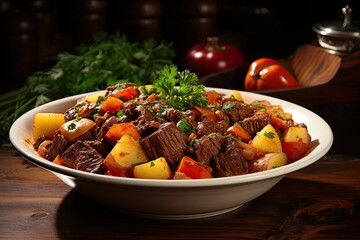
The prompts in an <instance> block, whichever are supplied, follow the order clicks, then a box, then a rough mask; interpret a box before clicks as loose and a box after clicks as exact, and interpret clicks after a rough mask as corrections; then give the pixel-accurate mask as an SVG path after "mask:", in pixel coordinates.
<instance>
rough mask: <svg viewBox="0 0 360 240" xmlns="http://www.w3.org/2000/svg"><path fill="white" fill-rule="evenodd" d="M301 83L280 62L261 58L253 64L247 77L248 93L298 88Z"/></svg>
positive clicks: (245, 86)
mask: <svg viewBox="0 0 360 240" xmlns="http://www.w3.org/2000/svg"><path fill="white" fill-rule="evenodd" d="M297 87H299V83H298V82H297V81H296V79H295V78H294V76H293V75H292V74H291V73H290V72H289V71H288V70H287V69H286V68H285V67H283V66H282V65H280V64H279V62H278V61H276V60H274V59H271V58H260V59H257V60H255V61H254V62H252V63H251V65H250V67H249V70H248V72H247V74H246V76H245V83H244V89H245V90H246V91H257V90H271V89H284V88H297Z"/></svg>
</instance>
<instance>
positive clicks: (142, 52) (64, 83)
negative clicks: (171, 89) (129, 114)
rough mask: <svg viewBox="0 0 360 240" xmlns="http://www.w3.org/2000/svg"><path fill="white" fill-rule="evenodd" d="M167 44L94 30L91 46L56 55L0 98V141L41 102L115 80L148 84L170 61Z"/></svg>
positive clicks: (98, 87)
mask: <svg viewBox="0 0 360 240" xmlns="http://www.w3.org/2000/svg"><path fill="white" fill-rule="evenodd" d="M175 54H176V52H175V50H174V48H173V44H172V43H171V42H166V41H162V42H160V43H156V42H155V41H154V40H153V39H149V40H147V41H145V42H144V43H143V44H138V43H132V42H129V41H128V40H127V37H126V36H125V35H122V34H120V33H115V34H112V35H107V34H106V33H104V32H99V33H97V34H96V35H95V36H94V42H93V44H91V45H84V44H83V45H79V46H77V47H76V49H75V53H68V52H63V53H59V54H58V55H57V56H56V59H55V60H56V61H55V64H54V65H53V66H52V67H51V68H49V69H48V70H44V71H40V72H36V73H34V74H32V75H31V76H29V77H28V78H27V80H26V83H25V84H24V86H23V87H21V88H19V89H15V90H12V91H10V92H6V93H4V94H1V95H0V143H1V145H6V144H8V143H9V138H8V134H9V130H10V127H11V124H12V123H13V122H14V121H15V120H16V119H17V118H18V117H19V116H20V115H22V114H23V113H25V112H27V111H28V110H30V109H32V108H34V107H37V106H39V105H42V104H44V103H46V102H49V101H52V100H56V99H59V98H62V97H66V96H71V95H75V94H79V93H85V92H91V91H96V90H101V89H104V88H105V87H107V86H111V85H115V84H116V83H119V82H134V83H136V84H139V85H144V84H149V83H152V82H153V80H154V79H155V78H157V76H158V74H159V72H160V70H161V69H162V68H163V66H164V65H166V64H171V63H172V62H173V59H174V58H175Z"/></svg>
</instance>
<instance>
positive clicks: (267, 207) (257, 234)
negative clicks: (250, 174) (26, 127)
mask: <svg viewBox="0 0 360 240" xmlns="http://www.w3.org/2000/svg"><path fill="white" fill-rule="evenodd" d="M298 186H303V189H302V190H301V192H302V194H301V195H299V190H298ZM319 189H321V190H320V191H319ZM349 191H353V189H348V188H347V187H343V186H339V185H333V184H326V183H321V182H316V181H307V180H301V179H293V178H287V177H285V178H284V179H283V180H282V181H280V183H279V184H278V185H276V186H275V187H274V188H273V189H271V190H270V191H268V192H267V193H265V194H264V195H262V196H260V197H259V198H257V199H255V200H253V201H252V202H250V203H247V204H245V205H243V206H242V207H241V208H239V209H237V210H234V211H232V212H229V213H226V214H223V215H219V216H215V217H209V218H202V219H193V220H158V219H147V218H140V217H135V216H131V215H126V214H123V213H119V212H114V211H112V210H110V209H108V208H106V207H103V206H101V205H98V204H97V203H95V202H93V201H92V200H90V199H88V198H86V197H84V196H82V195H81V194H80V193H79V192H77V191H76V190H72V191H70V192H69V194H68V195H67V196H66V197H65V198H64V200H63V202H62V203H61V205H60V207H59V209H58V211H57V216H56V227H57V231H58V236H59V238H60V239H65V238H66V239H68V238H79V237H87V238H93V239H97V238H106V237H109V238H110V237H114V236H116V238H117V239H139V234H141V236H143V238H146V239H170V238H171V237H174V234H176V239H193V237H194V236H196V237H197V239H209V238H211V239H215V238H217V239H221V238H223V237H224V236H228V237H230V238H231V237H234V238H236V237H239V236H242V237H244V238H249V239H252V238H256V239H265V238H266V239H281V238H282V237H283V236H288V237H289V236H290V237H291V236H293V237H296V238H297V237H299V236H301V234H309V233H312V234H320V236H321V233H320V231H323V230H331V231H332V230H334V231H344V234H348V233H346V229H342V228H346V224H347V221H348V220H349V218H351V217H352V216H351V212H352V211H354V209H353V208H359V207H360V206H359V205H358V204H357V206H354V204H353V202H355V203H356V201H355V200H356V199H358V197H359V196H354V198H355V199H341V198H342V197H343V196H345V195H346V194H341V193H345V192H349ZM284 192H286V193H287V196H288V197H287V198H286V199H287V200H283V197H282V194H283V193H284ZM289 196H291V197H289ZM339 203H341V204H339ZM355 205H356V204H355ZM309 209H310V210H311V211H309ZM84 219H86V222H84ZM339 222H341V223H340V224H339ZM259 224H260V225H259ZM259 226H261V229H262V230H261V231H259ZM314 237H315V236H314ZM316 237H319V236H316Z"/></svg>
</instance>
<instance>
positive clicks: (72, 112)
mask: <svg viewBox="0 0 360 240" xmlns="http://www.w3.org/2000/svg"><path fill="white" fill-rule="evenodd" d="M95 107H96V104H95V103H91V102H89V101H86V100H84V101H81V102H78V103H77V104H76V105H75V106H73V107H72V108H69V109H68V110H67V111H66V112H65V113H64V117H65V120H66V121H70V120H72V119H75V118H77V117H83V118H89V119H92V115H93V112H94V109H95Z"/></svg>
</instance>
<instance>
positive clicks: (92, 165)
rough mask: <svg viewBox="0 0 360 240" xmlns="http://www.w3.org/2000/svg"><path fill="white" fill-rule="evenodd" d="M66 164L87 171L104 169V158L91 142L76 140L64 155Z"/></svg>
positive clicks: (96, 171) (94, 171)
mask: <svg viewBox="0 0 360 240" xmlns="http://www.w3.org/2000/svg"><path fill="white" fill-rule="evenodd" d="M61 159H62V162H63V163H64V165H65V166H67V167H70V168H74V169H78V170H81V171H85V172H91V173H99V172H102V171H104V166H103V162H104V158H103V157H102V156H101V154H100V153H99V152H98V151H96V150H95V149H94V148H93V147H92V146H91V145H90V144H89V143H86V142H83V141H76V142H75V143H74V144H72V145H71V146H70V147H69V148H68V149H67V150H66V151H65V152H64V153H63V154H62V155H61Z"/></svg>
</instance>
